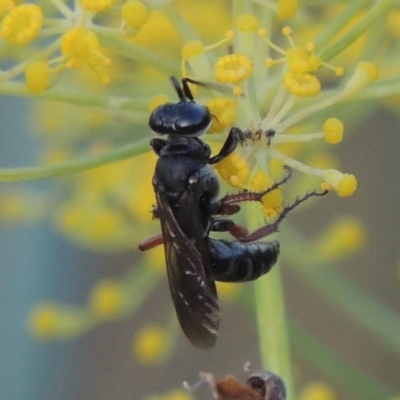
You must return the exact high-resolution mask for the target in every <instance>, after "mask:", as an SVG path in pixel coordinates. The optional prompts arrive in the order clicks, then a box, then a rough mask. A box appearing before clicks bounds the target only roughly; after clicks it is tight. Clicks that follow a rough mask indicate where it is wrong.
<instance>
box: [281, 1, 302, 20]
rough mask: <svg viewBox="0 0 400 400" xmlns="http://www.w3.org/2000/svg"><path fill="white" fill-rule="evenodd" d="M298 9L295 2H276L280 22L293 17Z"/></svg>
mask: <svg viewBox="0 0 400 400" xmlns="http://www.w3.org/2000/svg"><path fill="white" fill-rule="evenodd" d="M298 7H299V4H298V1H297V0H278V10H277V13H278V18H279V19H280V20H282V19H285V18H291V17H293V16H294V15H295V14H296V11H297V8H298Z"/></svg>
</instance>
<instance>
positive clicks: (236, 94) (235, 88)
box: [232, 86, 243, 96]
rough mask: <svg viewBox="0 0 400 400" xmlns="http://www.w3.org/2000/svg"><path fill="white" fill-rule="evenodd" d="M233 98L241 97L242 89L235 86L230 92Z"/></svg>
mask: <svg viewBox="0 0 400 400" xmlns="http://www.w3.org/2000/svg"><path fill="white" fill-rule="evenodd" d="M232 93H233V94H234V95H235V96H241V95H242V94H243V89H242V88H241V87H240V86H235V87H234V88H233V90H232Z"/></svg>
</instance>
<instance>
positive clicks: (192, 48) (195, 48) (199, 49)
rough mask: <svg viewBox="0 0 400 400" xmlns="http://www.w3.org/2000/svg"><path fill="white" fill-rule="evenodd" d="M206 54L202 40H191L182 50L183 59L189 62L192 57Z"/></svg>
mask: <svg viewBox="0 0 400 400" xmlns="http://www.w3.org/2000/svg"><path fill="white" fill-rule="evenodd" d="M203 53H204V44H203V42H200V40H191V41H190V42H187V43H185V44H184V45H183V47H182V50H181V57H182V58H183V59H184V60H189V59H190V58H192V57H195V56H198V55H200V54H203Z"/></svg>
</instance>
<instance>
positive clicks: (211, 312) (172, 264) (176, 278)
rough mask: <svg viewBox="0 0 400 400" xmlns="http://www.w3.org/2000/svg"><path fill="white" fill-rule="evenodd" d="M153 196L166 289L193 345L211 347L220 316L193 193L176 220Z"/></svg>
mask: <svg viewBox="0 0 400 400" xmlns="http://www.w3.org/2000/svg"><path fill="white" fill-rule="evenodd" d="M156 197H157V204H158V212H159V218H160V221H161V228H162V234H163V238H164V251H165V259H166V263H167V272H168V280H169V286H170V290H171V294H172V299H173V301H174V305H175V310H176V314H177V316H178V320H179V323H180V325H181V327H182V330H183V332H184V333H185V335H186V337H187V338H188V339H189V341H190V342H191V343H192V344H193V345H194V346H196V347H200V348H204V349H206V348H210V347H212V346H213V345H214V343H215V341H216V338H217V333H218V326H219V316H220V314H219V306H218V298H217V292H216V288H215V283H214V280H213V277H212V270H211V265H210V261H209V258H208V253H207V246H206V243H205V241H204V238H203V229H202V226H201V220H200V210H199V205H198V203H197V201H196V199H195V196H194V194H193V192H191V191H187V192H186V193H185V194H184V195H183V196H182V199H181V202H180V204H179V207H178V210H179V211H178V215H177V217H175V215H174V213H173V211H172V209H171V207H170V205H169V203H168V201H167V199H166V197H165V196H164V195H163V193H160V192H159V191H157V190H156Z"/></svg>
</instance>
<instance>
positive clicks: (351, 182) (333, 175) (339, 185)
mask: <svg viewBox="0 0 400 400" xmlns="http://www.w3.org/2000/svg"><path fill="white" fill-rule="evenodd" d="M324 179H325V183H326V184H328V187H330V188H332V189H333V190H334V191H335V192H336V193H337V194H338V195H339V196H341V197H348V196H351V195H352V194H353V193H354V192H355V191H356V190H357V179H356V177H355V176H354V175H351V174H343V173H342V172H340V171H338V170H336V169H327V170H326V171H325V173H324Z"/></svg>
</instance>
